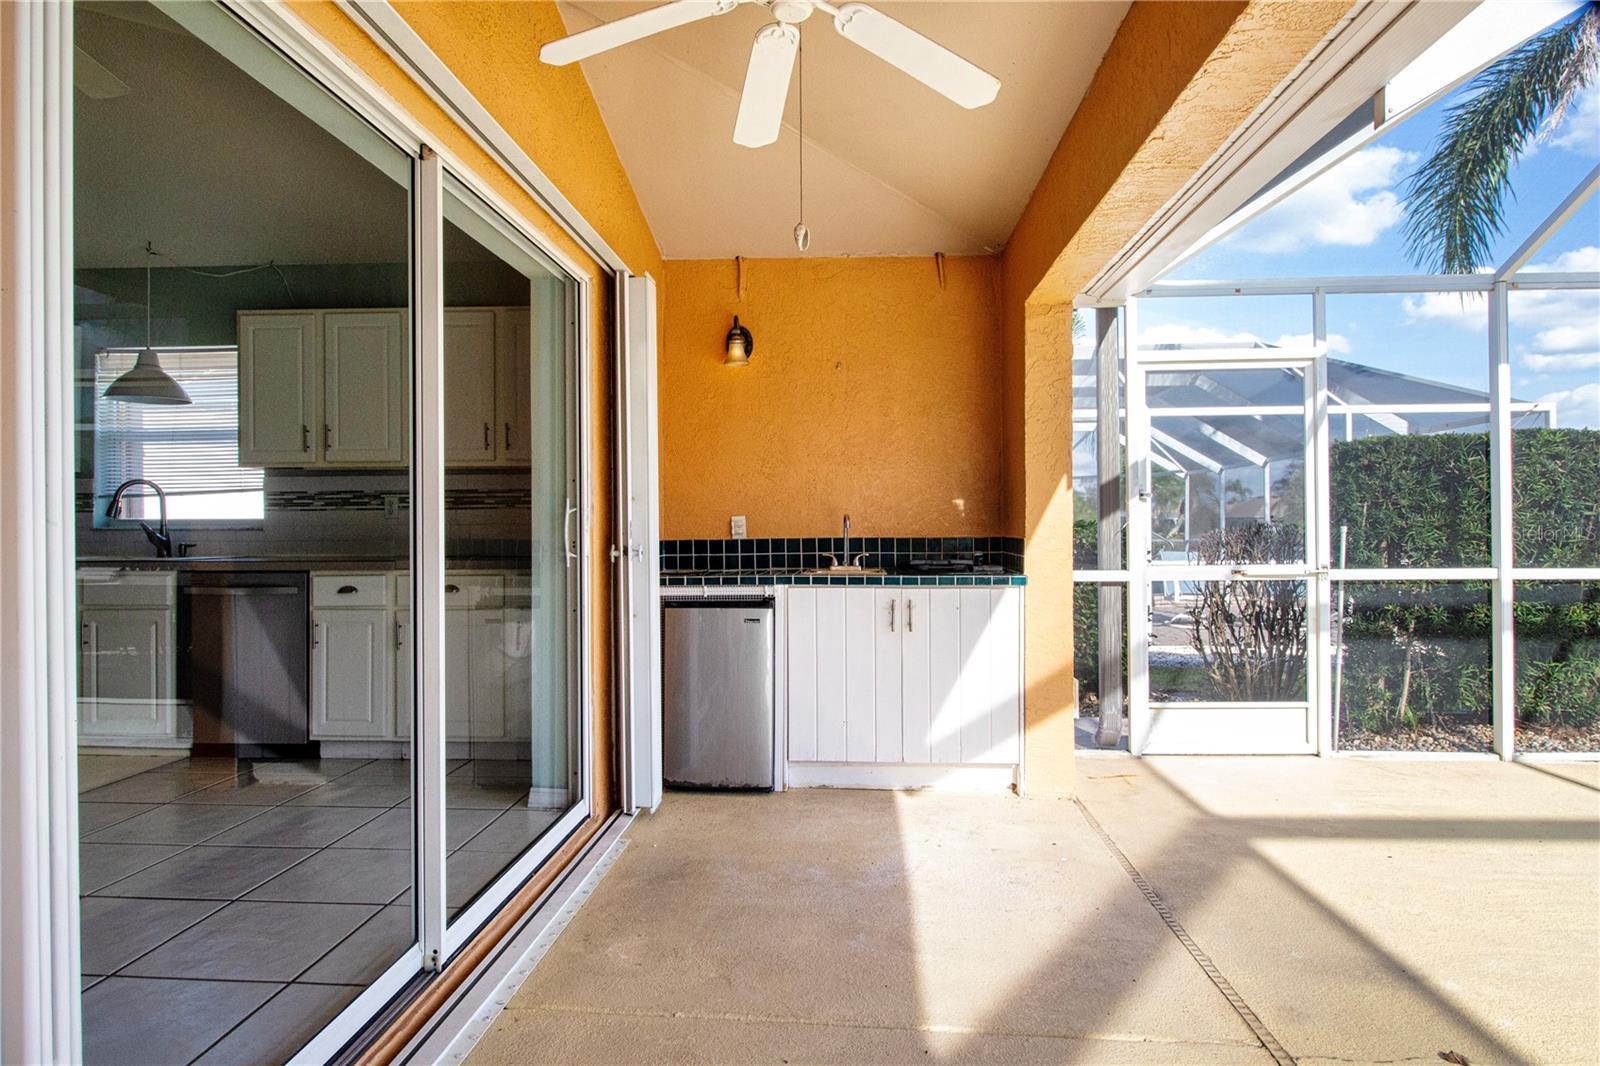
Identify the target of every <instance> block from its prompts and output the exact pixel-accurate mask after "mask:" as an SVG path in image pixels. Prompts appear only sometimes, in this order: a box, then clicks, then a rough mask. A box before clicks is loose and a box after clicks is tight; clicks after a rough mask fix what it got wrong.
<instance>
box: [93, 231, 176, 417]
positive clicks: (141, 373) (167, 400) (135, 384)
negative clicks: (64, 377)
mask: <svg viewBox="0 0 1600 1066" xmlns="http://www.w3.org/2000/svg"><path fill="white" fill-rule="evenodd" d="M144 253H145V260H144V347H143V348H140V349H139V354H138V355H137V356H136V357H135V358H134V361H133V367H132V368H131V369H130V370H128V371H127V372H126V373H124V374H123V375H122V376H120V377H119V378H117V380H115V381H113V382H112V383H111V384H110V385H109V386H107V387H106V392H105V397H106V399H108V400H121V401H122V402H123V403H148V404H165V405H169V406H179V405H182V404H188V403H193V402H194V401H193V400H191V399H189V394H188V393H187V392H184V391H183V386H182V385H179V384H178V383H177V382H176V381H173V380H172V378H171V377H169V376H168V375H167V372H166V371H165V370H162V369H161V357H160V356H159V355H158V354H156V350H155V348H153V347H152V346H151V341H150V260H151V259H153V258H154V257H155V254H156V253H155V249H153V248H151V247H150V245H149V244H146V245H145V246H144Z"/></svg>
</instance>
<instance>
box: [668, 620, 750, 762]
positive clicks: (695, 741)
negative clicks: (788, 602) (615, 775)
mask: <svg viewBox="0 0 1600 1066" xmlns="http://www.w3.org/2000/svg"><path fill="white" fill-rule="evenodd" d="M661 613H662V626H661V641H662V655H661V672H662V697H663V705H662V723H661V726H662V770H663V775H662V776H663V777H664V778H665V782H666V784H667V785H668V786H669V787H674V788H704V789H747V790H761V791H771V790H772V786H773V760H774V749H773V735H774V729H773V709H774V696H775V694H774V692H773V678H774V672H773V652H774V649H773V604H772V598H771V597H755V596H748V597H739V598H724V599H718V598H707V599H667V600H663V601H662V604H661Z"/></svg>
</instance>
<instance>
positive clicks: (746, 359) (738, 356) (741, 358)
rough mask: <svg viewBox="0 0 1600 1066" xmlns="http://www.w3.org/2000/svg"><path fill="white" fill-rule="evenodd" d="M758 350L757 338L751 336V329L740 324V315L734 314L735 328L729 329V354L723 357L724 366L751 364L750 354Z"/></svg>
mask: <svg viewBox="0 0 1600 1066" xmlns="http://www.w3.org/2000/svg"><path fill="white" fill-rule="evenodd" d="M755 350H756V341H755V338H754V337H752V336H750V331H749V330H748V329H745V328H744V327H743V326H741V325H739V316H738V315H734V316H733V328H732V329H730V330H728V339H727V341H726V352H727V354H726V355H725V356H724V357H723V359H722V363H723V365H724V366H749V365H750V356H751V354H752V353H754V352H755Z"/></svg>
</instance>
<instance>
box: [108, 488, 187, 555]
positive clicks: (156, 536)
mask: <svg viewBox="0 0 1600 1066" xmlns="http://www.w3.org/2000/svg"><path fill="white" fill-rule="evenodd" d="M135 485H148V486H149V487H150V488H152V489H155V490H156V499H157V500H159V501H160V504H161V525H160V528H158V529H151V528H150V523H148V522H140V523H139V528H140V529H142V530H144V536H145V539H146V540H148V541H149V542H150V543H151V544H153V545H155V548H156V558H157V559H170V558H172V537H171V535H170V534H169V533H168V532H167V494H166V493H165V492H163V491H162V490H161V486H160V485H157V484H156V483H155V482H154V481H151V480H150V479H149V478H143V477H131V478H129V479H128V480H127V481H124V482H123V483H122V484H120V485H118V486H117V491H116V492H113V493H112V494H111V502H110V503H108V504H106V517H107V518H116V517H117V516H119V515H120V514H121V513H122V497H123V495H124V494H126V493H127V491H128V490H129V489H131V488H132V487H133V486H135Z"/></svg>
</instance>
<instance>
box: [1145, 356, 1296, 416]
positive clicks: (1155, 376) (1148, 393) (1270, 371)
mask: <svg viewBox="0 0 1600 1066" xmlns="http://www.w3.org/2000/svg"><path fill="white" fill-rule="evenodd" d="M1145 380H1146V384H1145V402H1146V403H1148V404H1149V405H1150V406H1151V407H1212V408H1214V407H1261V406H1265V407H1303V406H1305V402H1306V377H1305V371H1303V370H1301V369H1299V368H1298V367H1283V366H1263V367H1250V368H1248V369H1237V368H1235V369H1227V370H1224V369H1217V368H1215V367H1205V368H1203V369H1199V370H1152V371H1150V372H1149V374H1148V375H1147V377H1146V379H1145Z"/></svg>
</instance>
